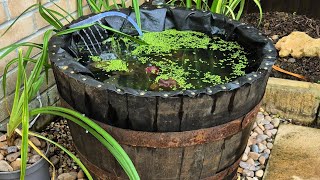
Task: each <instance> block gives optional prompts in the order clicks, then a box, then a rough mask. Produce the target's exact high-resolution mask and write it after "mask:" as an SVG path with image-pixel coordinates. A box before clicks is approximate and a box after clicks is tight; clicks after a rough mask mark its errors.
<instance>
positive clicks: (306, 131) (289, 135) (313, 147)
mask: <svg viewBox="0 0 320 180" xmlns="http://www.w3.org/2000/svg"><path fill="white" fill-rule="evenodd" d="M319 168H320V129H315V128H309V127H302V126H297V125H291V124H287V125H285V124H282V125H280V127H279V129H278V134H277V136H276V139H275V142H274V146H273V149H272V151H271V156H270V160H269V163H268V166H267V169H266V173H265V176H264V178H263V179H264V180H287V179H288V180H306V179H308V180H317V179H320V170H319Z"/></svg>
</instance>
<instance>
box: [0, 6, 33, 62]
mask: <svg viewBox="0 0 320 180" xmlns="http://www.w3.org/2000/svg"><path fill="white" fill-rule="evenodd" d="M37 6H39V4H33V5H31V6H30V7H28V8H27V9H26V10H24V11H23V12H22V13H21V14H20V15H19V16H18V17H17V19H15V20H14V21H13V23H11V24H10V26H9V27H8V28H7V29H6V30H5V31H4V32H3V33H2V34H1V36H0V38H1V37H2V36H3V35H4V34H6V33H7V32H8V31H9V30H10V29H11V28H12V26H13V25H14V24H15V23H16V22H17V21H18V20H19V19H20V18H21V16H22V15H24V14H25V13H26V12H28V11H29V10H30V9H32V8H34V7H37ZM0 59H1V58H0Z"/></svg>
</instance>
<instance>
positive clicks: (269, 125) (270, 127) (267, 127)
mask: <svg viewBox="0 0 320 180" xmlns="http://www.w3.org/2000/svg"><path fill="white" fill-rule="evenodd" d="M264 128H265V129H268V130H270V129H273V128H274V126H273V125H272V124H266V125H264Z"/></svg>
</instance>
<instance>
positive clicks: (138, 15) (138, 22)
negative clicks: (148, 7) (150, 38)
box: [132, 0, 142, 29]
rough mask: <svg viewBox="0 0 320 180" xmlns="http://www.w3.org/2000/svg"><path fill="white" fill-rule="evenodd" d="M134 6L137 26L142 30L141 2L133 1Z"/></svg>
mask: <svg viewBox="0 0 320 180" xmlns="http://www.w3.org/2000/svg"><path fill="white" fill-rule="evenodd" d="M132 4H133V9H134V13H135V15H136V21H137V24H138V26H139V28H140V29H142V28H141V19H140V9H139V1H137V0H132Z"/></svg>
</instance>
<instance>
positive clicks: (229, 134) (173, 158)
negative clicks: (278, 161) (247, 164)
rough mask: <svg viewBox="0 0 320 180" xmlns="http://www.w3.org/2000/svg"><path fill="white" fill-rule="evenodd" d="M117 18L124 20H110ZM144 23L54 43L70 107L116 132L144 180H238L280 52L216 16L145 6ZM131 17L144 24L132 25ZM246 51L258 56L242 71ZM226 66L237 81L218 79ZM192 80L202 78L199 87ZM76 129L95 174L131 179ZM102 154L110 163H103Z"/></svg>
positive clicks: (72, 34) (70, 34) (109, 23)
mask: <svg viewBox="0 0 320 180" xmlns="http://www.w3.org/2000/svg"><path fill="white" fill-rule="evenodd" d="M189 3H190V2H189ZM189 3H188V4H189ZM188 7H191V6H188ZM109 12H110V13H109ZM116 12H121V13H123V14H124V15H121V18H118V17H115V15H111V16H109V15H110V14H118V13H116ZM108 14H109V15H108ZM136 14H137V13H136V12H131V10H130V9H120V10H117V11H112V10H111V11H108V13H101V14H97V15H95V14H94V15H91V16H87V17H84V18H83V19H81V20H78V21H75V22H72V23H71V24H70V25H67V26H66V28H65V29H64V30H62V31H60V32H58V33H57V35H56V36H54V37H53V38H51V40H50V44H49V56H50V60H51V62H52V66H53V70H54V74H55V78H56V82H57V86H58V89H59V93H60V96H61V100H62V101H64V106H66V107H69V108H73V109H76V110H77V111H80V112H81V113H85V114H87V115H88V116H89V117H90V118H92V119H94V120H95V122H97V123H99V125H100V126H101V127H103V128H104V129H106V130H107V131H108V132H109V133H111V134H112V135H113V136H114V137H115V138H116V139H117V140H118V141H119V143H120V144H121V145H122V146H123V147H124V148H125V149H126V151H127V152H128V154H129V157H131V159H132V160H133V163H134V164H135V166H136V167H137V169H138V172H139V173H140V174H139V175H140V176H141V178H142V179H151V178H171V179H178V178H222V177H224V178H233V177H234V176H235V175H236V168H235V167H237V166H238V163H239V158H240V157H241V155H242V153H243V150H244V147H245V145H246V141H247V138H248V135H249V133H250V130H251V125H252V123H253V119H254V117H255V114H256V112H257V109H258V107H259V102H260V101H261V99H262V97H263V94H264V91H265V85H266V82H267V79H268V75H269V72H270V70H271V66H272V64H273V63H274V60H275V58H276V51H275V49H274V47H273V45H272V43H271V42H270V40H269V39H267V38H266V37H264V36H262V34H261V33H260V32H259V31H257V30H256V29H255V28H253V27H251V26H247V25H245V24H241V23H239V22H236V21H233V20H231V19H229V18H227V17H225V16H222V15H216V14H212V13H211V12H208V11H197V10H195V9H185V8H178V7H174V6H148V5H145V6H142V7H141V10H140V13H139V16H140V18H141V21H139V20H138V19H139V17H137V16H136ZM131 17H133V18H136V19H137V22H141V24H139V23H138V25H131V24H132V22H131V20H130V18H131ZM99 20H100V21H101V22H102V23H100V22H99ZM129 22H130V23H129ZM136 27H141V28H142V31H141V30H139V29H138V28H136ZM173 29H175V30H173ZM104 30H107V33H104V34H102V36H101V35H100V34H101V32H104ZM120 31H121V32H120ZM143 31H145V33H144V34H143V35H142V37H141V38H137V37H135V34H141V32H143ZM124 32H125V33H127V34H129V35H131V36H128V35H125V34H123V33H124ZM99 33H100V34H99ZM119 34H120V35H119ZM219 38H220V39H219ZM221 39H222V40H221ZM141 40H142V41H143V42H141ZM235 42H237V43H238V44H239V45H240V46H238V44H236V43H235ZM220 43H221V44H220ZM241 46H242V47H243V48H244V50H247V51H246V52H247V53H248V52H251V53H252V54H251V56H250V55H249V56H248V57H251V59H250V58H248V62H247V63H246V62H244V61H245V60H244V61H243V62H240V61H241V60H242V57H241V58H240V56H241V54H242V52H241V50H240V49H241ZM237 47H239V48H237ZM209 48H211V50H212V51H214V52H210V49H209ZM229 48H231V49H229ZM233 48H235V49H233ZM100 49H107V51H105V52H104V51H103V50H102V51H101V50H100ZM190 49H191V50H190ZM202 49H204V50H205V51H204V52H205V53H207V54H209V55H207V57H205V58H203V57H202V56H206V54H205V53H204V52H203V51H201V50H202ZM188 50H189V52H188ZM208 50H209V51H208ZM223 51H227V52H226V53H221V52H223ZM229 51H231V52H232V53H231V54H228V55H226V54H227V53H229ZM197 52H202V53H199V54H197ZM233 53H235V54H233ZM217 54H222V56H223V54H225V55H226V57H228V56H230V57H233V56H234V57H237V58H236V59H237V60H238V61H237V62H232V63H230V62H228V60H224V57H221V56H220V57H219V55H217ZM214 55H216V57H215V58H216V59H210V58H212V56H213V57H214ZM239 55H240V56H239ZM217 56H218V58H217ZM230 57H229V58H230ZM231 59H232V58H231ZM219 60H222V61H221V62H220V61H219ZM188 61H189V62H191V63H192V64H190V63H189V62H188ZM230 61H232V60H230ZM213 62H216V64H215V63H213ZM219 63H220V64H219ZM224 63H226V65H227V64H229V65H228V66H229V67H228V68H229V70H232V71H231V72H230V71H229V72H228V73H227V74H228V75H231V74H233V75H234V74H237V75H236V76H235V77H229V76H225V75H222V74H213V72H212V71H211V70H213V69H214V67H215V66H218V67H219V68H217V69H223V68H222V67H223V66H224ZM243 65H248V66H247V67H243ZM217 69H214V70H216V72H217ZM188 70H189V71H188ZM238 70H239V71H238ZM191 71H193V72H194V74H200V75H198V76H196V77H195V79H194V81H192V78H194V77H192V76H189V75H190V74H192V72H191ZM238 73H239V74H238ZM233 78H234V79H233ZM70 129H71V133H72V134H73V137H74V138H73V140H74V143H75V146H76V147H77V152H78V154H79V156H80V158H81V159H83V160H84V163H85V164H87V165H88V166H89V167H91V169H90V170H91V172H93V173H94V174H95V175H96V176H97V177H99V178H101V179H105V178H106V177H114V178H115V177H120V178H125V176H124V172H123V171H122V170H121V169H120V168H118V167H117V165H114V162H115V161H114V159H113V158H112V157H111V156H109V155H108V154H107V152H105V151H104V150H102V151H99V149H101V148H100V147H99V146H95V144H96V141H95V140H93V139H92V137H91V136H90V135H87V134H85V133H84V132H81V131H79V127H78V126H77V125H74V124H72V123H70ZM84 141H86V142H90V143H91V144H92V145H90V146H89V147H88V146H86V147H85V146H84V144H83V142H84ZM229 146H230V147H229ZM231 146H233V148H231ZM93 149H94V151H99V152H101V153H102V154H106V156H105V157H104V158H101V157H99V158H97V157H96V156H94V155H92V153H89V152H90V151H92V150H93ZM143 172H148V173H143Z"/></svg>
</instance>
